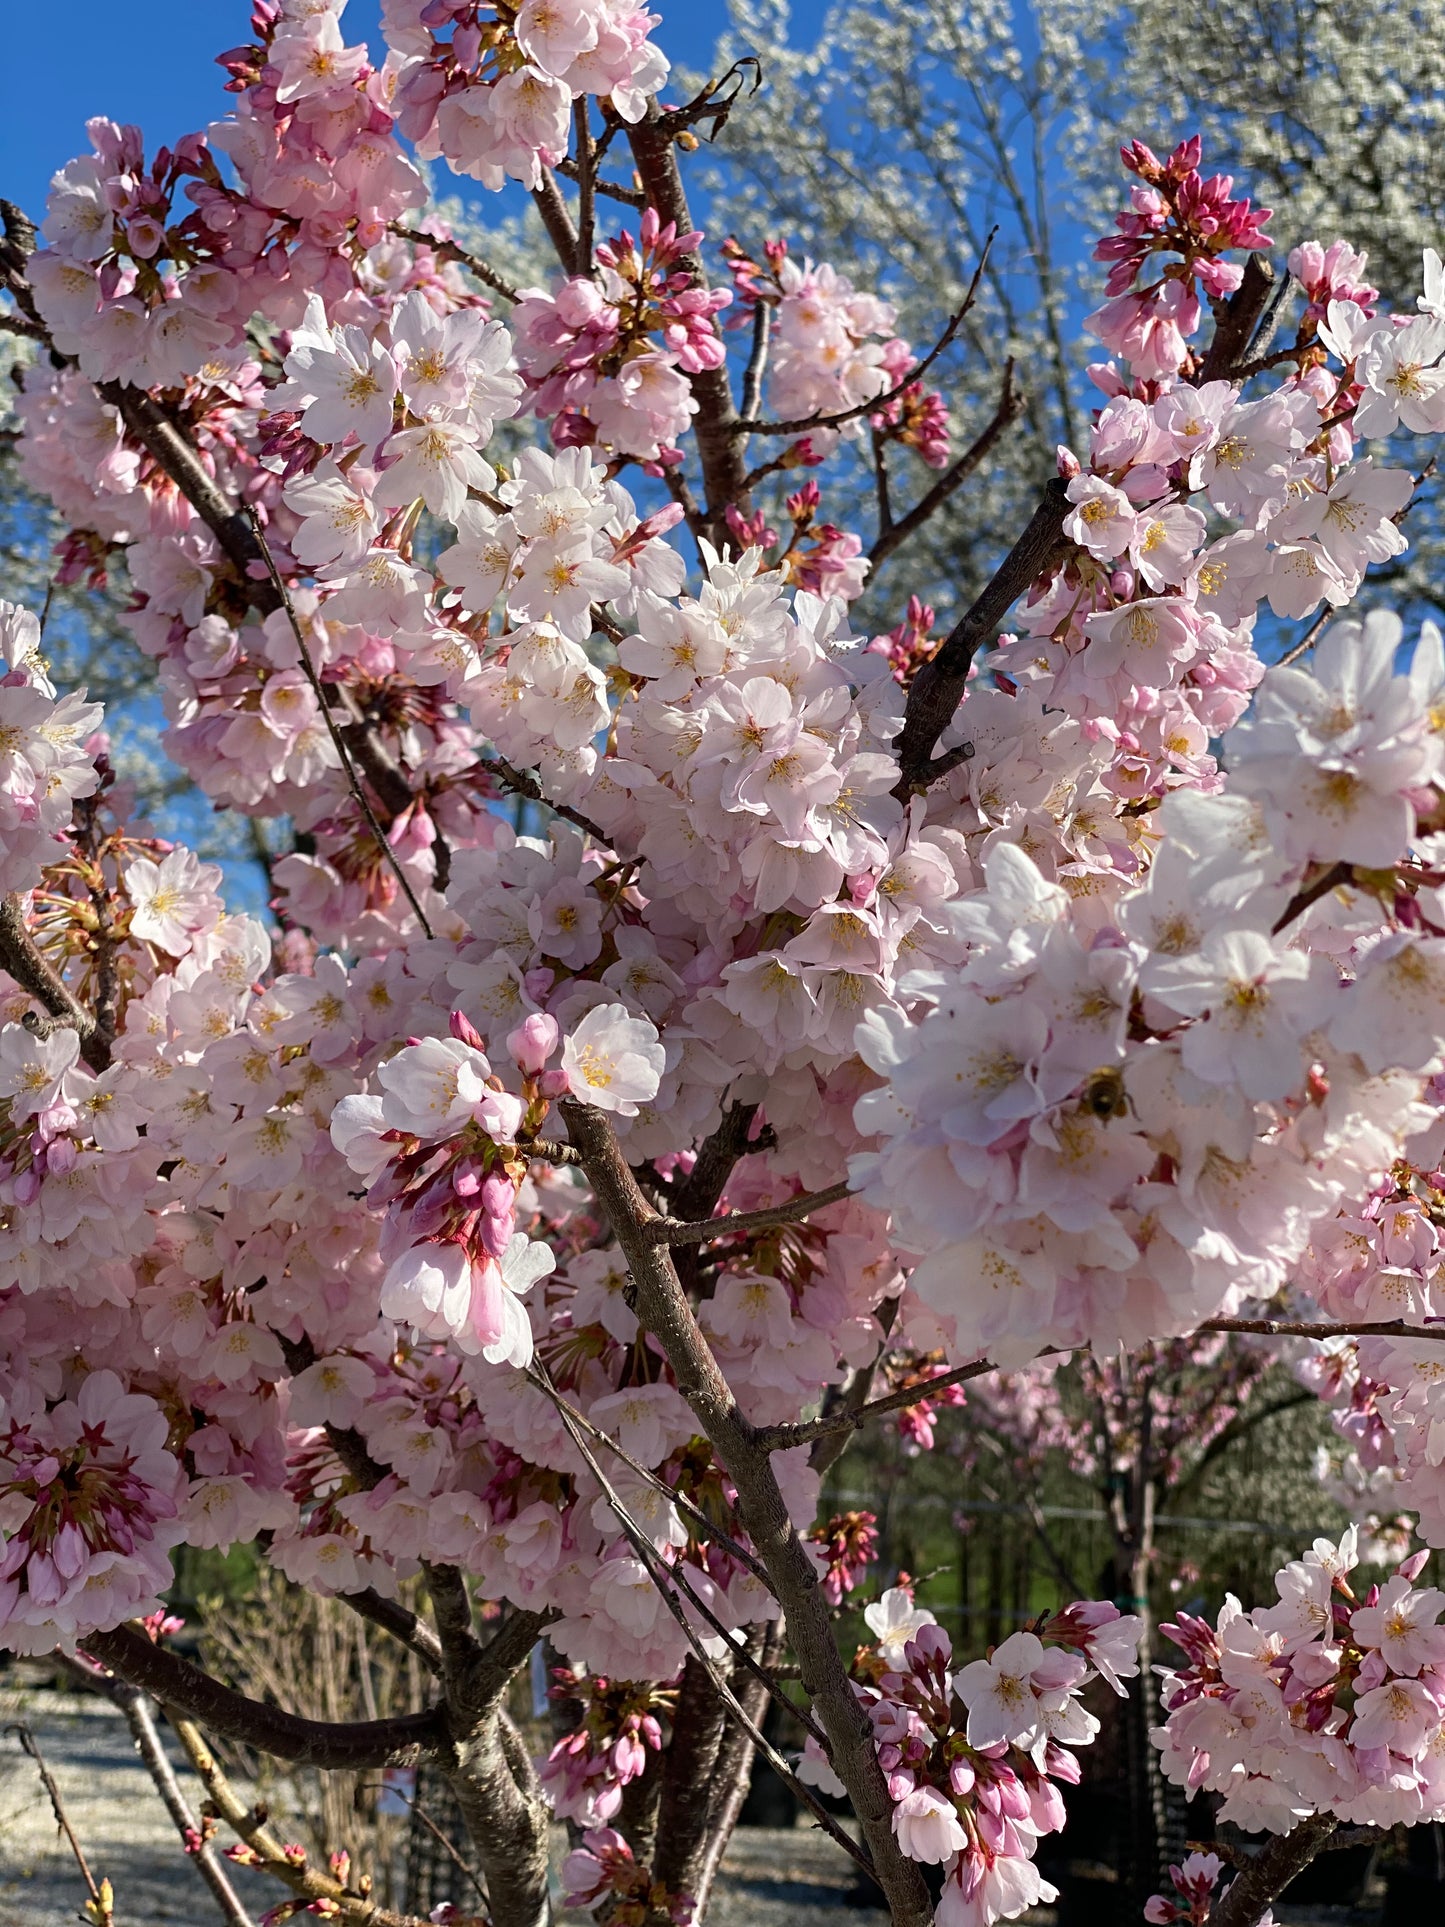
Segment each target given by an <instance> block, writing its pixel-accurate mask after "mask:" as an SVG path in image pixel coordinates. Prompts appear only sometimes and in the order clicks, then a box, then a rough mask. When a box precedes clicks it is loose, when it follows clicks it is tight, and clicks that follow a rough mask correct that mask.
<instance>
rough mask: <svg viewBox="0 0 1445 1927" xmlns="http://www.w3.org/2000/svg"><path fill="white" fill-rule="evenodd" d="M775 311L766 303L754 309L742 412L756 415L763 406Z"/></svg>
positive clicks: (759, 303) (744, 376)
mask: <svg viewBox="0 0 1445 1927" xmlns="http://www.w3.org/2000/svg"><path fill="white" fill-rule="evenodd" d="M772 332H773V311H772V308H771V306H770V305H769V304H768V303H767V302H766V301H759V302H758V304H757V305H756V307H755V308H754V309H753V346H752V353H751V354H750V355H749V356H748V365H747V371H746V373H745V374H744V375H743V402H742V412H743V413H744V414H745V415H756V414H757V412H758V410H759V409H760V408H761V407H762V405H763V382H764V380H765V378H766V376H767V372H768V344H769V342H770V340H771V339H772Z"/></svg>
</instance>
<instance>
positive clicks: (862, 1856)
mask: <svg viewBox="0 0 1445 1927" xmlns="http://www.w3.org/2000/svg"><path fill="white" fill-rule="evenodd" d="M560 1416H561V1419H562V1423H563V1425H564V1426H566V1428H567V1430H568V1432H569V1433H570V1434H571V1437H572V1442H573V1444H574V1445H575V1446H576V1447H577V1450H578V1451H579V1452H580V1453H581V1454H582V1456H583V1458H584V1459H585V1460H586V1462H587V1466H588V1470H589V1471H590V1472H591V1473H592V1476H593V1477H594V1478H595V1479H596V1480H597V1483H598V1484H599V1485H600V1486H601V1487H602V1490H603V1493H604V1495H605V1497H606V1499H607V1503H608V1505H609V1506H610V1507H611V1508H612V1511H613V1514H614V1515H615V1517H616V1519H617V1522H618V1524H619V1525H620V1526H621V1527H622V1530H623V1532H624V1533H625V1534H626V1536H627V1539H628V1541H629V1542H630V1544H631V1545H632V1548H633V1550H634V1551H635V1552H636V1554H637V1556H638V1558H639V1559H640V1560H641V1561H642V1563H643V1565H644V1566H645V1567H646V1568H647V1571H648V1575H649V1577H650V1578H651V1580H652V1583H653V1585H654V1586H656V1587H657V1590H658V1592H659V1594H660V1595H661V1598H662V1601H663V1604H664V1605H665V1606H666V1607H667V1609H668V1611H669V1612H670V1613H671V1614H672V1616H673V1618H674V1619H675V1620H676V1621H677V1623H678V1625H679V1626H680V1627H681V1629H682V1632H683V1634H684V1636H685V1638H686V1640H687V1643H688V1645H689V1646H691V1648H692V1650H693V1654H694V1656H695V1657H696V1659H697V1662H698V1664H699V1665H700V1666H701V1667H702V1668H703V1670H704V1671H705V1672H706V1673H707V1676H708V1678H709V1679H710V1680H711V1681H712V1686H713V1691H714V1692H715V1693H716V1694H717V1696H718V1698H719V1699H720V1700H721V1701H722V1702H723V1704H724V1706H726V1707H727V1709H728V1711H729V1712H730V1713H731V1714H732V1716H733V1718H734V1719H735V1720H736V1721H737V1722H738V1724H739V1726H741V1727H742V1729H743V1731H744V1732H745V1733H746V1734H747V1736H748V1738H749V1739H750V1740H751V1741H752V1743H753V1745H754V1746H755V1747H757V1749H758V1751H759V1752H760V1753H761V1754H762V1755H763V1757H764V1759H766V1761H767V1762H768V1765H769V1766H770V1767H771V1768H772V1769H773V1771H774V1773H776V1774H777V1776H778V1778H779V1779H780V1780H782V1781H783V1783H784V1784H785V1785H786V1786H788V1787H790V1788H791V1789H792V1791H793V1792H794V1794H795V1795H796V1796H797V1797H798V1799H800V1800H801V1801H802V1802H803V1804H804V1805H805V1806H806V1807H807V1808H808V1810H809V1811H810V1812H811V1813H812V1815H813V1817H814V1818H815V1819H816V1820H817V1822H818V1825H819V1826H820V1827H822V1829H823V1831H824V1832H825V1833H826V1834H828V1836H829V1837H830V1838H831V1839H832V1840H834V1841H836V1842H837V1844H838V1845H839V1846H840V1847H842V1849H843V1851H844V1852H845V1853H846V1854H848V1855H849V1857H850V1858H851V1859H853V1860H856V1861H857V1863H858V1865H859V1866H860V1867H861V1868H862V1869H863V1871H864V1872H865V1873H866V1874H867V1875H868V1876H869V1878H870V1879H876V1877H877V1876H876V1875H875V1873H874V1869H873V1862H872V1860H871V1859H870V1858H869V1856H868V1854H867V1853H866V1852H865V1851H864V1850H863V1848H862V1847H860V1846H859V1845H858V1843H857V1841H856V1840H852V1839H850V1838H849V1836H848V1835H847V1834H846V1833H845V1832H844V1831H843V1829H842V1828H841V1827H840V1826H839V1825H838V1823H837V1821H836V1820H835V1819H834V1818H833V1816H832V1814H831V1813H829V1811H828V1809H827V1808H826V1807H825V1806H824V1805H823V1804H822V1802H821V1801H820V1800H819V1799H818V1798H817V1796H816V1794H815V1793H814V1792H813V1790H812V1788H811V1787H809V1786H807V1785H805V1784H804V1782H803V1781H801V1780H800V1779H799V1778H798V1776H797V1774H796V1773H795V1772H794V1771H793V1769H792V1768H791V1767H790V1766H789V1765H788V1763H787V1761H786V1760H785V1759H784V1758H783V1756H782V1754H781V1753H779V1752H778V1750H777V1748H776V1747H775V1746H773V1744H772V1743H771V1741H769V1740H768V1739H767V1738H766V1737H765V1735H764V1734H763V1731H762V1729H761V1728H760V1727H759V1726H758V1724H757V1722H756V1721H755V1720H753V1719H752V1718H751V1717H750V1716H749V1714H748V1712H747V1709H746V1708H745V1707H744V1706H743V1704H742V1702H741V1700H739V1698H738V1697H737V1695H736V1693H734V1692H733V1690H732V1687H731V1686H730V1685H729V1683H728V1681H727V1679H726V1677H725V1676H724V1674H723V1673H722V1672H721V1670H720V1669H719V1667H718V1666H717V1665H716V1663H715V1662H714V1661H713V1660H711V1659H710V1658H709V1657H708V1654H707V1652H706V1650H705V1648H704V1646H703V1643H702V1641H701V1639H700V1638H699V1637H698V1634H697V1632H696V1630H695V1629H694V1627H693V1626H692V1624H691V1622H690V1621H689V1619H688V1616H687V1614H686V1613H685V1612H684V1610H683V1608H682V1604H681V1602H680V1601H679V1600H678V1599H677V1598H676V1597H675V1596H674V1594H673V1592H672V1590H671V1587H672V1586H677V1587H678V1588H679V1589H680V1590H683V1591H685V1592H686V1593H687V1595H688V1597H689V1598H690V1600H691V1601H692V1604H693V1606H694V1607H695V1608H696V1609H697V1610H698V1611H699V1612H701V1613H702V1614H703V1615H704V1617H705V1618H707V1619H708V1620H709V1621H710V1622H711V1623H712V1625H713V1626H714V1628H715V1629H716V1630H717V1631H718V1633H719V1634H720V1635H721V1636H722V1637H723V1638H724V1639H725V1640H727V1643H728V1647H729V1650H730V1651H731V1652H732V1653H733V1654H734V1655H735V1656H736V1657H737V1658H738V1659H740V1660H742V1661H743V1663H744V1665H745V1666H747V1668H748V1670H749V1671H750V1672H752V1673H753V1674H754V1675H755V1677H757V1678H759V1679H760V1681H761V1682H762V1684H763V1685H765V1686H766V1687H767V1690H768V1692H769V1694H770V1695H771V1696H772V1697H773V1698H775V1699H777V1700H780V1701H781V1703H782V1704H783V1705H784V1706H785V1707H786V1708H787V1710H788V1711H789V1712H790V1713H792V1714H794V1715H795V1716H796V1717H797V1718H798V1719H799V1720H801V1721H802V1723H803V1725H804V1727H805V1728H806V1729H807V1730H808V1732H809V1733H811V1734H812V1736H813V1737H814V1738H815V1739H817V1740H818V1741H819V1742H820V1743H821V1742H823V1740H824V1735H823V1733H822V1731H821V1729H820V1728H819V1727H818V1726H817V1725H816V1724H815V1722H814V1721H813V1719H812V1716H811V1715H810V1714H809V1713H808V1712H807V1710H806V1709H805V1708H804V1707H801V1706H799V1705H797V1703H796V1702H795V1701H793V1700H790V1699H789V1698H788V1696H787V1694H786V1693H784V1692H783V1691H782V1688H781V1687H780V1686H779V1685H778V1683H777V1681H776V1680H775V1679H773V1677H772V1676H771V1674H769V1673H768V1672H767V1671H766V1670H765V1669H764V1668H763V1667H761V1666H760V1665H759V1664H758V1662H757V1661H756V1660H754V1659H753V1656H752V1654H751V1653H749V1652H747V1651H745V1649H744V1648H742V1647H741V1646H739V1645H737V1644H736V1643H735V1642H734V1641H733V1640H732V1638H731V1637H730V1636H729V1634H728V1633H727V1630H726V1628H724V1627H723V1625H722V1623H721V1621H720V1620H718V1619H717V1618H716V1617H715V1615H714V1614H713V1613H712V1612H711V1611H710V1610H709V1608H708V1607H707V1606H706V1604H705V1603H704V1602H703V1601H702V1600H701V1599H699V1598H698V1596H697V1594H696V1593H695V1592H694V1591H693V1589H692V1587H691V1586H689V1585H688V1584H687V1582H686V1580H685V1579H684V1578H683V1577H682V1575H681V1574H680V1573H678V1572H676V1571H675V1570H674V1569H673V1568H671V1567H668V1566H666V1565H664V1564H663V1561H662V1560H661V1559H660V1558H659V1557H658V1555H657V1549H656V1548H655V1547H654V1545H653V1543H652V1541H651V1540H650V1539H649V1538H648V1536H647V1534H646V1533H645V1532H644V1531H643V1530H642V1528H641V1526H639V1525H638V1523H637V1521H636V1520H635V1519H634V1518H633V1517H632V1515H631V1513H630V1512H629V1511H628V1510H627V1507H626V1506H625V1505H624V1504H623V1502H622V1499H621V1498H620V1497H619V1495H618V1493H617V1491H616V1488H615V1487H614V1486H613V1485H612V1483H611V1481H610V1480H609V1479H608V1477H607V1474H606V1473H605V1472H604V1471H603V1470H602V1467H601V1466H600V1465H599V1464H598V1462H597V1457H596V1454H595V1453H594V1452H592V1450H591V1449H590V1447H589V1446H588V1444H587V1442H586V1440H585V1439H584V1438H583V1436H582V1434H581V1432H579V1431H578V1430H577V1428H576V1427H575V1426H574V1425H573V1424H572V1422H571V1419H570V1416H569V1415H568V1413H567V1412H566V1411H561V1412H560Z"/></svg>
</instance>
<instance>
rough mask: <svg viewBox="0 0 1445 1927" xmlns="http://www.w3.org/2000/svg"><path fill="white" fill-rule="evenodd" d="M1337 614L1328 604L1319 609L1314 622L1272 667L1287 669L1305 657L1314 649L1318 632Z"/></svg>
mask: <svg viewBox="0 0 1445 1927" xmlns="http://www.w3.org/2000/svg"><path fill="white" fill-rule="evenodd" d="M1337 613H1338V611H1336V610H1335V609H1333V608H1331V606H1330V604H1329V603H1328V602H1327V603H1326V604H1325V606H1324V608H1323V609H1321V610H1320V612H1319V614H1318V615H1317V616H1316V617H1315V619H1314V621H1313V622H1312V623H1311V624H1310V626H1309V628H1308V629H1306V630H1305V632H1304V634H1303V635H1302V636H1301V637H1300V639H1299V641H1298V642H1297V643H1296V644H1295V646H1294V648H1293V649H1290V650H1287V651H1286V653H1285V654H1284V655H1282V656H1281V657H1280V659H1279V661H1278V662H1277V663H1276V664H1275V665H1274V667H1275V668H1276V669H1288V668H1289V666H1290V664H1291V663H1296V662H1298V661H1299V659H1300V657H1301V656H1307V655H1308V654H1309V652H1310V650H1311V649H1313V648H1314V646H1315V643H1316V642H1317V641H1318V639H1319V636H1320V632H1321V631H1322V630H1323V629H1324V627H1325V626H1326V624H1327V623H1328V622H1329V620H1330V618H1331V617H1332V616H1334V615H1336V614H1337Z"/></svg>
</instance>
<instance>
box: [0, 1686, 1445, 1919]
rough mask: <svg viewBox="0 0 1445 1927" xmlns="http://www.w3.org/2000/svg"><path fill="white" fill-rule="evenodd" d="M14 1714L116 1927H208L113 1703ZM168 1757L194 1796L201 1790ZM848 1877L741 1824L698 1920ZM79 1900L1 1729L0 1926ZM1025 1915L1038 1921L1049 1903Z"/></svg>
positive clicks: (841, 1913)
mask: <svg viewBox="0 0 1445 1927" xmlns="http://www.w3.org/2000/svg"><path fill="white" fill-rule="evenodd" d="M16 1720H23V1721H25V1722H27V1723H28V1724H29V1725H30V1727H31V1729H32V1730H33V1732H34V1734H35V1737H36V1739H37V1741H38V1742H39V1745H40V1747H41V1750H42V1751H43V1753H44V1754H45V1757H46V1761H47V1764H48V1765H49V1766H50V1769H51V1771H52V1773H53V1774H54V1776H55V1779H56V1781H57V1783H58V1785H59V1787H60V1792H61V1797H62V1799H63V1801H64V1802H65V1807H66V1811H67V1813H68V1815H69V1817H70V1821H71V1824H72V1826H73V1827H74V1829H75V1832H76V1834H77V1835H78V1837H79V1839H80V1842H81V1845H82V1847H83V1849H84V1851H85V1853H86V1856H87V1858H88V1860H89V1861H90V1865H91V1868H92V1870H93V1872H94V1873H95V1876H96V1878H97V1879H99V1878H100V1877H101V1876H102V1875H106V1876H108V1877H109V1879H110V1881H111V1883H112V1885H113V1887H114V1889H115V1898H116V1919H117V1924H118V1927H171V1923H185V1927H212V1923H214V1922H215V1921H217V1920H218V1919H219V1916H218V1914H217V1912H216V1910H215V1902H214V1901H213V1900H212V1898H211V1896H210V1894H209V1893H208V1892H207V1891H206V1889H205V1887H204V1886H203V1885H202V1884H201V1881H200V1878H199V1876H198V1875H197V1873H196V1872H195V1870H194V1868H193V1867H191V1865H190V1864H189V1862H188V1861H187V1860H186V1859H185V1857H184V1856H183V1855H182V1854H181V1852H180V1851H179V1847H178V1844H177V1841H176V1837H175V1833H174V1830H173V1829H172V1827H171V1823H170V1820H169V1818H168V1816H167V1814H166V1812H165V1810H164V1808H163V1807H162V1806H161V1804H160V1801H159V1800H158V1799H157V1797H156V1793H155V1789H154V1788H153V1786H152V1785H151V1782H150V1778H149V1776H148V1775H147V1773H146V1772H145V1769H144V1768H143V1767H142V1766H141V1765H140V1763H139V1761H138V1760H137V1759H136V1757H135V1754H134V1752H133V1751H132V1750H131V1744H130V1735H129V1733H128V1732H127V1731H126V1727H125V1724H124V1722H123V1720H122V1719H121V1717H120V1715H119V1713H118V1712H116V1710H115V1709H114V1708H113V1707H111V1706H109V1705H107V1704H106V1703H105V1702H103V1701H100V1700H95V1699H90V1698H88V1697H86V1696H84V1695H78V1696H75V1697H71V1696H68V1695H62V1694H57V1693H50V1692H29V1691H23V1690H20V1691H17V1690H0V1729H3V1728H4V1727H6V1726H8V1725H10V1724H11V1723H12V1722H14V1721H16ZM176 1758H177V1765H178V1768H179V1770H180V1772H181V1778H182V1784H183V1785H186V1787H187V1791H188V1794H189V1795H190V1796H191V1797H192V1798H193V1799H194V1798H196V1797H197V1795H198V1791H199V1790H198V1789H197V1788H196V1785H195V1782H194V1780H191V1779H189V1776H188V1773H187V1770H186V1769H185V1767H184V1764H183V1763H182V1762H181V1760H180V1759H179V1756H178V1755H177V1756H176ZM560 1844H563V1841H562V1836H561V1833H560V1829H559V1845H560ZM231 1871H232V1875H233V1878H234V1881H235V1885H236V1887H237V1890H238V1892H239V1893H240V1894H241V1897H242V1899H243V1901H244V1902H245V1903H246V1905H247V1906H248V1907H250V1908H251V1910H252V1913H253V1915H254V1916H255V1917H256V1918H258V1919H259V1917H260V1915H261V1914H262V1913H263V1912H264V1911H265V1910H266V1908H267V1907H270V1906H272V1905H274V1904H275V1902H276V1900H277V1899H278V1898H279V1897H280V1893H281V1890H280V1888H278V1887H277V1886H276V1885H275V1884H274V1883H273V1882H271V1881H269V1880H266V1879H264V1878H262V1877H261V1876H259V1875H257V1874H254V1873H249V1872H248V1871H247V1869H245V1868H244V1867H236V1868H232V1870H231ZM852 1886H853V1882H852V1869H851V1867H850V1866H849V1864H848V1863H847V1862H846V1861H845V1860H844V1859H843V1858H842V1856H841V1855H840V1854H839V1852H838V1850H837V1848H836V1847H835V1846H834V1845H833V1844H832V1842H831V1841H829V1840H828V1839H826V1838H825V1837H824V1836H823V1835H822V1834H820V1833H818V1832H817V1831H816V1830H814V1829H813V1828H811V1827H799V1828H797V1829H795V1830H791V1831H785V1830H783V1829H781V1828H772V1827H753V1828H741V1829H739V1831H738V1832H737V1833H736V1834H735V1835H734V1837H733V1841H732V1845H731V1847H730V1848H729V1851H728V1853H727V1855H726V1857H725V1858H724V1861H723V1865H722V1871H721V1874H720V1877H719V1880H718V1884H717V1888H716V1891H715V1894H714V1898H713V1904H712V1907H711V1909H710V1910H709V1927H854V1924H855V1923H856V1927H882V1923H883V1921H884V1916H883V1914H882V1913H880V1912H875V1911H874V1910H872V1909H869V1908H864V1907H859V1906H858V1905H857V1904H856V1902H855V1901H854V1899H853V1895H852ZM1372 1898H1373V1896H1372ZM84 1899H85V1890H84V1887H83V1885H82V1882H81V1879H80V1875H79V1873H78V1871H77V1869H76V1866H75V1862H74V1860H73V1858H72V1857H71V1854H70V1850H69V1848H68V1847H67V1846H66V1844H65V1842H64V1841H63V1840H62V1839H61V1838H60V1837H59V1835H58V1832H57V1829H56V1826H55V1822H54V1819H53V1817H52V1815H51V1811H50V1805H49V1802H48V1800H47V1799H46V1797H45V1793H44V1791H43V1789H42V1788H41V1786H40V1783H39V1779H38V1777H37V1775H36V1771H35V1767H34V1765H33V1763H32V1762H31V1761H30V1760H29V1759H27V1758H26V1757H25V1755H24V1754H23V1753H22V1752H21V1750H20V1746H19V1743H18V1741H17V1740H16V1738H15V1736H14V1734H13V1733H0V1927H71V1924H72V1923H73V1922H75V1921H76V1920H77V1919H78V1918H80V1910H81V1906H82V1904H83V1902H84ZM1372 1917H1373V1918H1378V1915H1377V1914H1375V1911H1374V1908H1373V1907H1370V1908H1367V1909H1362V1910H1361V1911H1359V1912H1354V1911H1351V1910H1348V1909H1345V1908H1330V1907H1320V1908H1310V1909H1296V1908H1287V1909H1282V1910H1281V1911H1280V1914H1279V1919H1280V1923H1281V1927H1347V1924H1348V1927H1364V1923H1367V1922H1369V1921H1370V1920H1371V1918H1372ZM574 1918H580V1916H574ZM1028 1920H1029V1923H1031V1927H1047V1924H1048V1923H1050V1922H1052V1920H1053V1913H1052V1910H1040V1911H1039V1912H1038V1913H1037V1914H1033V1915H1030V1916H1029V1917H1028ZM1120 1927H1124V1923H1121V1924H1120ZM1421 1927H1425V1923H1423V1922H1422V1923H1421Z"/></svg>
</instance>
